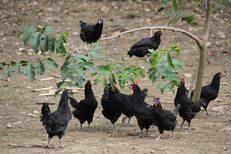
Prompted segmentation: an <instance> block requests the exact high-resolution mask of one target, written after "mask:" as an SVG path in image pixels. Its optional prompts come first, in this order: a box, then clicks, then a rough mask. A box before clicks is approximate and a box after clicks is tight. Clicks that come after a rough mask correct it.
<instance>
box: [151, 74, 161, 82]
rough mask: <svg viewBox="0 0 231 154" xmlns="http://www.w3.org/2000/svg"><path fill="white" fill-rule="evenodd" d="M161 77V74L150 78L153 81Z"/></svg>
mask: <svg viewBox="0 0 231 154" xmlns="http://www.w3.org/2000/svg"><path fill="white" fill-rule="evenodd" d="M160 77H161V75H157V76H155V77H154V78H153V79H152V83H155V82H156V80H158V79H159V78H160Z"/></svg>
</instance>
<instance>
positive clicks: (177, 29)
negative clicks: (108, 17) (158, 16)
mask: <svg viewBox="0 0 231 154" xmlns="http://www.w3.org/2000/svg"><path fill="white" fill-rule="evenodd" d="M146 29H149V30H151V31H152V30H156V29H158V30H171V31H174V32H179V33H182V34H185V35H187V36H188V37H190V38H191V39H193V40H195V41H196V43H197V45H198V46H199V48H202V47H203V44H204V42H203V40H202V39H200V38H199V37H197V36H196V35H194V34H192V33H190V32H188V31H186V30H184V29H180V28H174V27H167V26H156V27H141V28H135V29H131V30H128V31H124V32H121V33H119V34H116V35H113V36H110V37H104V38H102V39H100V41H103V40H110V39H113V38H115V37H118V36H120V35H124V34H127V33H132V32H135V31H140V30H146Z"/></svg>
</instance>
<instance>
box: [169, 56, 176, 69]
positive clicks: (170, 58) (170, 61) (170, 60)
mask: <svg viewBox="0 0 231 154" xmlns="http://www.w3.org/2000/svg"><path fill="white" fill-rule="evenodd" d="M167 61H168V65H169V66H170V67H171V68H173V69H175V65H174V64H173V62H172V57H171V55H170V52H167Z"/></svg>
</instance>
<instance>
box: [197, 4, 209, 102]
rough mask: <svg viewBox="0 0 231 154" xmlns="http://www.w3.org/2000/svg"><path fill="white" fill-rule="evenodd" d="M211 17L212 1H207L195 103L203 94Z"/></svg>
mask: <svg viewBox="0 0 231 154" xmlns="http://www.w3.org/2000/svg"><path fill="white" fill-rule="evenodd" d="M211 15H212V0H207V10H206V21H205V25H204V31H203V36H202V39H203V42H204V43H203V45H202V46H201V47H200V58H199V67H198V68H197V69H198V70H197V78H196V85H195V91H194V95H193V101H194V100H198V99H199V98H200V94H201V87H202V79H203V75H204V68H205V58H206V52H207V42H208V39H209V31H210V25H211Z"/></svg>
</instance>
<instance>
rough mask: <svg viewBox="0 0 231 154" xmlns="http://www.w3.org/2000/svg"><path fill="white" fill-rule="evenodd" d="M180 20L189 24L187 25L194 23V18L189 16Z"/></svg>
mask: <svg viewBox="0 0 231 154" xmlns="http://www.w3.org/2000/svg"><path fill="white" fill-rule="evenodd" d="M181 19H182V21H186V22H187V24H189V25H192V24H195V22H194V21H195V18H194V17H193V16H191V15H188V16H186V17H182V18H181Z"/></svg>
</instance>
